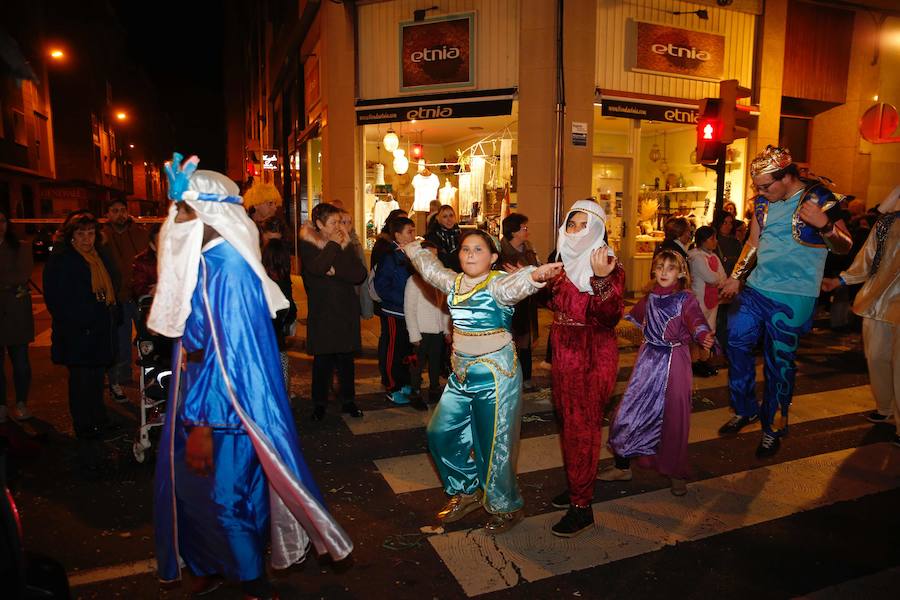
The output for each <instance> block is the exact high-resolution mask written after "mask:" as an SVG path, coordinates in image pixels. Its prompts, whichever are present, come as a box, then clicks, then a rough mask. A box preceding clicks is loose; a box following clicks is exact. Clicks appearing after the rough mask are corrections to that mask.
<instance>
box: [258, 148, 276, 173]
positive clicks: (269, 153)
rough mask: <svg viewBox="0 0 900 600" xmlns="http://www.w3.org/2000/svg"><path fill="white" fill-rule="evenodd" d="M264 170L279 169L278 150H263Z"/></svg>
mask: <svg viewBox="0 0 900 600" xmlns="http://www.w3.org/2000/svg"><path fill="white" fill-rule="evenodd" d="M262 168H263V171H275V170H277V169H278V150H263V151H262Z"/></svg>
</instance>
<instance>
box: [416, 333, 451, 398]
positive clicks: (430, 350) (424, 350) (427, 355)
mask: <svg viewBox="0 0 900 600" xmlns="http://www.w3.org/2000/svg"><path fill="white" fill-rule="evenodd" d="M426 362H427V363H428V389H429V390H431V391H432V392H434V391H437V390H439V389H440V388H441V370H442V367H443V366H444V334H443V333H423V334H422V341H421V342H419V347H418V348H416V360H415V362H412V363H410V365H409V374H410V379H411V381H410V385H411V386H412V389H413V391H414V392H418V391H419V388H420V387H422V369H423V368H424V366H425V363H426Z"/></svg>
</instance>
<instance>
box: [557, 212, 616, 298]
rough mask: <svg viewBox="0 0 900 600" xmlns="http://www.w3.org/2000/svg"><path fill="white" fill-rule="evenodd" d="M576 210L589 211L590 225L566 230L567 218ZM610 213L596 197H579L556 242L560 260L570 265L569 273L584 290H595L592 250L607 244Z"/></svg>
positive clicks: (568, 275) (567, 273) (572, 279)
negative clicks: (607, 216) (601, 206)
mask: <svg viewBox="0 0 900 600" xmlns="http://www.w3.org/2000/svg"><path fill="white" fill-rule="evenodd" d="M574 212H583V213H585V214H586V215H587V218H588V222H587V227H585V228H584V229H582V230H581V231H579V232H577V233H566V222H567V221H568V220H569V218H570V217H571V215H572V213H574ZM605 235H606V213H605V212H603V209H602V208H600V205H599V204H597V203H596V202H594V201H593V200H590V199H587V200H579V201H578V202H576V203H575V204H573V205H572V208H570V209H569V212H567V213H566V218H565V220H564V221H563V224H562V226H561V227H560V228H559V237H558V238H557V242H556V253H557V260H561V261H562V262H563V265H564V266H565V269H566V277H568V278H569V281H571V282H572V283H573V284H575V287H577V288H578V290H579V291H582V292H592V288H591V276H593V274H594V270H593V269H592V268H591V252H593V251H594V250H595V249H597V248H602V247H604V246H605V245H606V242H605V241H604V240H603V238H604V237H605Z"/></svg>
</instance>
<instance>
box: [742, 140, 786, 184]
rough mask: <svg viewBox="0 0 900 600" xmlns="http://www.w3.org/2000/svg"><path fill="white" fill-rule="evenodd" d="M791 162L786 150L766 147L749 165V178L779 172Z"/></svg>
mask: <svg viewBox="0 0 900 600" xmlns="http://www.w3.org/2000/svg"><path fill="white" fill-rule="evenodd" d="M792 162H794V161H793V159H792V158H791V151H790V150H788V149H787V148H778V147H776V146H771V145H769V146H766V149H765V150H763V151H762V152H761V153H760V154H759V155H757V157H756V158H754V159H753V162H751V163H750V177H756V176H757V175H764V174H765V173H774V172H776V171H780V170H781V169H783V168H785V167H787V166H788V165H789V164H791V163H792Z"/></svg>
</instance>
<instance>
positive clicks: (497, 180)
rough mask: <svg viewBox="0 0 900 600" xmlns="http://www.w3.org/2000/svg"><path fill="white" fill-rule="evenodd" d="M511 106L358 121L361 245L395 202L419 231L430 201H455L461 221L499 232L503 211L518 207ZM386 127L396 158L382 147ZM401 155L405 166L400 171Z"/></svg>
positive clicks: (374, 232)
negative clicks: (491, 111)
mask: <svg viewBox="0 0 900 600" xmlns="http://www.w3.org/2000/svg"><path fill="white" fill-rule="evenodd" d="M512 112H513V114H512V115H501V116H493V117H473V118H459V119H429V120H419V121H406V122H403V123H390V124H380V125H364V126H362V129H363V135H364V139H365V144H364V146H365V153H364V164H365V175H364V196H363V202H362V207H361V211H360V212H361V214H358V215H357V218H358V219H359V218H361V219H362V222H363V223H365V224H366V225H365V230H366V247H367V248H368V249H371V247H372V245H373V244H374V242H375V237H376V236H377V235H378V232H379V231H380V230H381V228H382V226H383V224H384V219H385V217H386V216H387V214H388V213H389V212H390V211H391V210H393V209H395V208H402V209H403V210H406V211H408V212H410V218H412V219H413V221H415V223H416V232H417V233H418V234H419V235H425V233H426V227H427V216H428V214H429V212H430V210H429V204H430V201H432V200H437V201H438V202H440V203H441V204H449V205H451V206H453V208H454V210H455V211H456V214H457V218H458V220H459V223H460V226H461V227H480V228H483V229H486V230H488V231H489V232H490V233H491V234H493V235H495V236H496V237H498V238H499V237H500V221H501V218H502V215H505V214H507V213H508V212H513V211H514V210H515V208H516V197H517V193H516V174H515V170H516V163H517V156H516V154H517V149H518V146H517V129H516V103H513V111H512ZM389 129H391V130H393V131H394V132H395V133H396V134H397V135H398V137H399V150H402V151H403V158H401V159H399V160H397V159H396V156H395V154H394V153H391V152H388V151H387V150H385V147H384V142H383V141H384V136H385V134H386V133H387V132H388V130H389ZM419 148H421V156H422V160H423V161H424V162H423V163H422V164H421V165H420V164H418V161H417V154H418V150H419ZM404 159H405V160H407V161H408V162H409V165H408V168H407V170H406V171H405V172H403V173H398V169H399V170H400V171H403V166H404Z"/></svg>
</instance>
